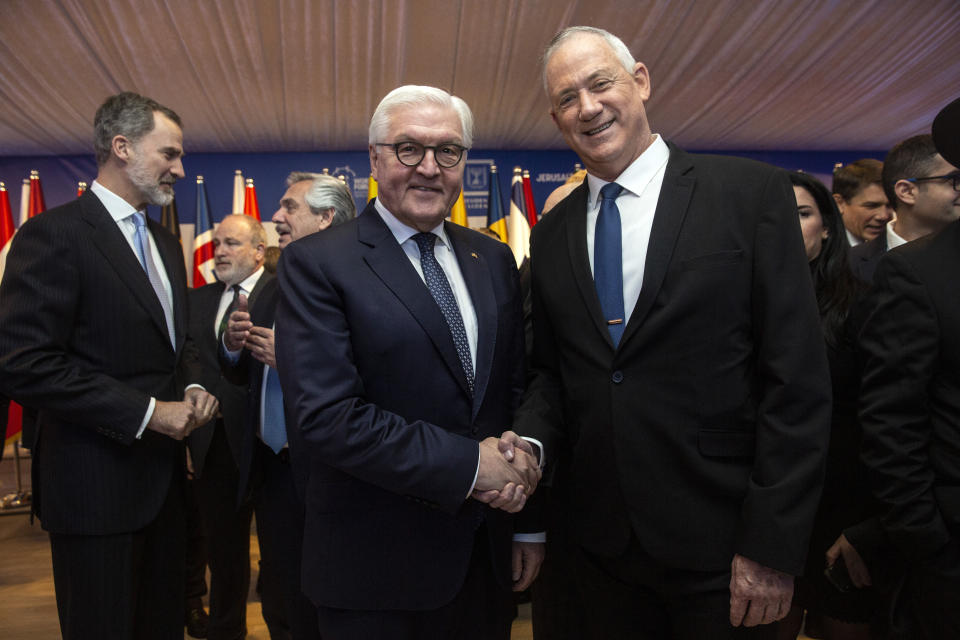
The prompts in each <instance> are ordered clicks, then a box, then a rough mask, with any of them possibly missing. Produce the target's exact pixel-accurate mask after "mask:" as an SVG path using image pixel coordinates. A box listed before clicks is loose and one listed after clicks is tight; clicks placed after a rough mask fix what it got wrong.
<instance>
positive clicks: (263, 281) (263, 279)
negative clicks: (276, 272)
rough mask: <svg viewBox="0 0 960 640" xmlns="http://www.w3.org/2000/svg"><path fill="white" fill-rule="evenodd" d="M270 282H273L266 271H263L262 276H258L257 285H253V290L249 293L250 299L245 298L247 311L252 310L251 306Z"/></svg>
mask: <svg viewBox="0 0 960 640" xmlns="http://www.w3.org/2000/svg"><path fill="white" fill-rule="evenodd" d="M271 280H273V274H272V273H267V272H266V271H264V272H263V273H262V274H260V278H259V279H257V284H255V285H253V290H252V291H251V292H250V297H249V298H247V308H248V309H253V305H254V303H255V302H256V301H257V299H258V298H259V297H260V293H261V292H262V291H263V290H264V288H265V287H266V286H267V283H268V282H270V281H271Z"/></svg>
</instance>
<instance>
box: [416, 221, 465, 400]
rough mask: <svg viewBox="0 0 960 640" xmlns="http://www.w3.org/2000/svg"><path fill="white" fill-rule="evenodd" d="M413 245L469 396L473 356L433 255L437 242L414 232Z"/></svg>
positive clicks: (447, 285)
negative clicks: (451, 342) (446, 331)
mask: <svg viewBox="0 0 960 640" xmlns="http://www.w3.org/2000/svg"><path fill="white" fill-rule="evenodd" d="M413 239H414V241H415V242H416V243H417V246H418V247H420V268H421V269H423V279H424V280H425V281H426V283H427V288H428V289H429V290H430V295H431V296H433V299H434V300H435V301H436V302H437V306H439V307H440V311H442V312H443V317H444V318H446V320H447V325H448V326H449V327H450V334H451V335H452V336H453V344H454V346H455V347H456V348H457V355H458V356H459V357H460V364H461V366H463V372H464V374H466V376H467V386H468V387H469V388H470V395H473V378H474V374H473V358H472V357H471V356H470V343H469V342H468V341H467V332H466V330H465V329H464V328H463V316H461V315H460V307H459V305H457V299H456V298H455V297H454V296H453V290H452V289H451V288H450V283H449V282H448V281H447V276H446V275H445V274H444V273H443V269H442V268H441V267H440V263H439V262H437V258H436V256H435V255H433V245H434V243H435V242H436V241H437V236H435V235H433V234H432V233H418V234H416V235H414V236H413Z"/></svg>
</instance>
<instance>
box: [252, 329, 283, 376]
mask: <svg viewBox="0 0 960 640" xmlns="http://www.w3.org/2000/svg"><path fill="white" fill-rule="evenodd" d="M245 346H246V347H247V349H249V350H250V355H252V356H253V357H254V358H256V359H257V360H259V361H260V362H262V363H263V364H265V365H267V366H268V367H270V368H271V369H276V368H277V352H276V349H275V348H274V345H273V329H268V328H267V327H257V326H254V327H251V328H250V335H248V336H247V342H246V345H245Z"/></svg>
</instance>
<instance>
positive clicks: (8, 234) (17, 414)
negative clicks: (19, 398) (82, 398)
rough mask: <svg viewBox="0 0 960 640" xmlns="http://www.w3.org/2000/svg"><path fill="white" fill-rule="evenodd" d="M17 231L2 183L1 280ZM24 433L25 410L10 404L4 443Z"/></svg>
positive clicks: (0, 213) (0, 190) (0, 219)
mask: <svg viewBox="0 0 960 640" xmlns="http://www.w3.org/2000/svg"><path fill="white" fill-rule="evenodd" d="M14 233H16V230H15V229H14V226H13V210H12V209H11V208H10V194H9V193H7V187H6V186H5V185H4V184H3V183H2V182H0V280H2V279H3V269H4V267H5V266H6V264H7V252H8V251H10V241H11V240H13V234H14ZM21 431H23V410H22V409H21V408H20V405H18V404H17V403H16V402H11V403H10V408H9V409H8V411H7V432H6V433H5V434H4V436H5V437H4V440H3V441H4V443H7V442H12V441H13V439H14V438H16V437H17V436H18V435H20V432H21Z"/></svg>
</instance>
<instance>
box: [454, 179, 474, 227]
mask: <svg viewBox="0 0 960 640" xmlns="http://www.w3.org/2000/svg"><path fill="white" fill-rule="evenodd" d="M450 222H453V223H455V224H458V225H460V226H461V227H469V226H470V223H469V222H467V205H466V203H465V202H464V201H463V188H462V187H461V188H460V196H459V197H457V201H456V202H454V203H453V209H451V210H450Z"/></svg>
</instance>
